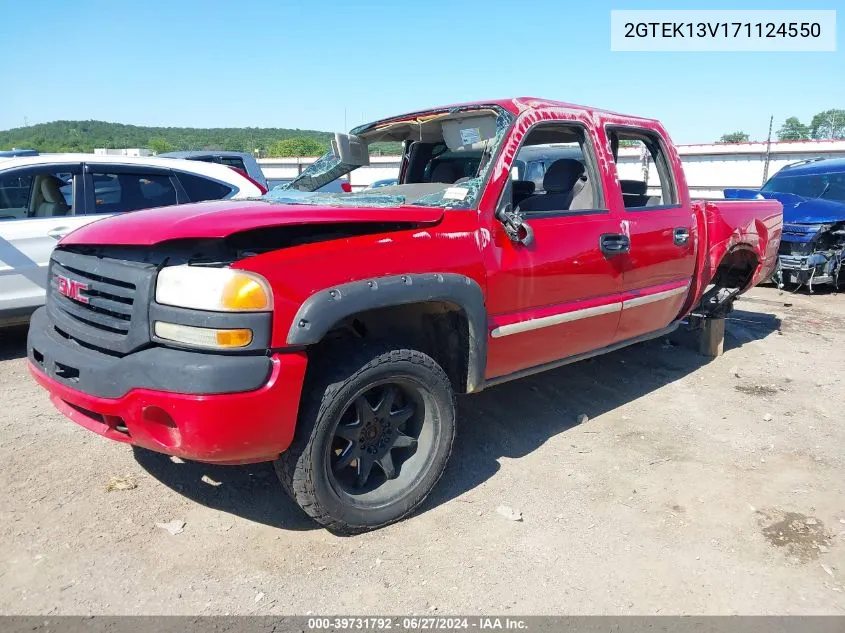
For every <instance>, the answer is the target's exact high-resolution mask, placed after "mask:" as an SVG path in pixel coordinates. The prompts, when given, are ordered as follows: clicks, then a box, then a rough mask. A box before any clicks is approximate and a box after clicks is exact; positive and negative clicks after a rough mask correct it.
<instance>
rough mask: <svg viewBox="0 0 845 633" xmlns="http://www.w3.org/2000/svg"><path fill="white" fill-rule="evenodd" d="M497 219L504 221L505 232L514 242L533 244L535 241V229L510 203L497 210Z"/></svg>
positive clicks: (525, 244)
mask: <svg viewBox="0 0 845 633" xmlns="http://www.w3.org/2000/svg"><path fill="white" fill-rule="evenodd" d="M496 219H497V220H499V222H501V223H502V226H503V227H504V229H505V233H506V234H507V236H508V238H509V239H510V241H511V242H513V243H514V244H522V245H523V246H531V245H532V244H533V243H534V229H532V228H531V225H530V224H528V222H526V221H525V220H524V219H523V217H522V214H521V213H520V212H519V211H514V210H513V206H512V205H511V204H510V203H507V204H505V205H504V206H503V207H501V208H500V209H499V210H498V211H497V212H496Z"/></svg>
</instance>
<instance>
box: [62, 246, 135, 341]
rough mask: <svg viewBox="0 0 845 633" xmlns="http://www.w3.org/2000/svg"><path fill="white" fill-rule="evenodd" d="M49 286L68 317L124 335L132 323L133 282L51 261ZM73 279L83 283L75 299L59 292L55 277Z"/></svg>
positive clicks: (133, 303)
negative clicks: (51, 268) (78, 296)
mask: <svg viewBox="0 0 845 633" xmlns="http://www.w3.org/2000/svg"><path fill="white" fill-rule="evenodd" d="M52 273H53V274H52V280H51V281H52V286H53V289H54V290H55V291H56V293H55V299H56V301H57V303H58V306H59V308H60V309H61V310H63V311H64V312H65V313H67V314H68V315H69V316H70V317H72V318H74V319H76V320H77V321H80V322H81V323H85V324H87V325H89V326H91V327H93V328H99V329H102V330H105V331H106V332H114V333H118V334H123V335H126V334H128V333H129V328H130V326H131V325H132V307H133V306H134V305H135V291H136V288H135V284H133V283H130V282H125V281H122V280H120V279H112V278H110V277H105V276H103V275H97V274H94V273H89V272H86V271H84V270H79V269H77V268H72V267H70V266H62V265H61V264H59V263H58V262H55V263H54V264H53V271H52ZM60 277H63V278H64V279H72V280H74V281H78V282H80V283H83V284H85V286H86V288H85V289H84V290H81V291H80V292H79V295H80V297H81V299H83V300H81V301H80V300H75V299H72V298H69V297H67V296H65V295H62V294H60V292H59V289H58V280H59V278H60Z"/></svg>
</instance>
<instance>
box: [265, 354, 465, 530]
mask: <svg viewBox="0 0 845 633" xmlns="http://www.w3.org/2000/svg"><path fill="white" fill-rule="evenodd" d="M324 351H325V352H326V353H324V354H321V355H319V356H317V357H315V358H314V359H313V362H312V365H311V367H309V371H308V378H306V382H305V385H304V386H303V395H302V398H303V402H302V403H301V405H300V415H299V419H298V421H297V428H296V434H295V436H294V441H293V443H292V444H291V445H290V447H289V448H288V450H286V451H285V452H284V453H282V454H281V456H280V457H279V459H277V460H276V461H275V462H274V465H275V468H276V473H277V475H278V477H279V480H280V481H281V483H282V487H283V488H284V489H285V491H286V492H287V494H288V495H290V496H291V498H293V500H294V501H295V502H296V503H297V505H299V507H300V508H302V510H303V511H304V512H305V513H306V514H307V515H308V516H310V517H311V518H312V519H314V520H315V521H316V522H317V523H319V524H320V525H322V526H324V527H325V528H327V529H329V530H330V531H332V532H336V533H339V534H358V533H362V532H367V531H370V530H373V529H378V528H380V527H384V526H385V525H389V524H390V523H394V522H395V521H399V520H401V519H402V518H404V517H407V516H408V515H410V514H412V513H413V512H414V511H415V510H416V509H417V508H418V507H419V505H420V504H421V503H422V502H423V501H425V498H426V497H427V496H428V494H429V492H430V491H431V490H432V489H433V488H434V486H435V485H436V484H437V482H438V481H439V480H440V477H441V476H442V475H443V473H442V472H440V473H439V474H438V476H437V479H436V480H435V481H434V483H433V484H432V486H431V487H430V488H429V489H428V490H425V491H423V492H422V494H420V495H419V498H417V499H414V500H413V502H412V503H411V504H410V505H409V507H408V510H407V511H406V512H405V513H404V514H403V515H402V516H400V517H397V518H396V519H393V520H390V521H387V522H385V523H382V524H379V525H370V526H356V525H350V524H349V523H346V522H344V521H342V520H338V519H336V518H334V517H332V516H331V515H330V514H329V513H328V512H327V511H326V509H325V508H323V507H322V505H321V504H320V502H319V500H318V499H317V498H316V496H315V495H314V481H313V480H314V473H313V464H312V463H311V461H310V460H309V459H303V456H304V455H305V454H306V453H307V451H308V447H309V444H311V442H312V441H314V438H315V435H316V433H317V420H319V419H320V417H321V416H322V414H323V413H324V410H325V408H326V407H327V405H328V404H329V403H331V402H332V400H333V399H334V398H335V397H336V395H337V393H338V391H340V389H342V388H343V387H344V386H345V385H346V384H348V383H350V382H353V381H355V380H357V379H358V377H359V376H360V375H361V374H362V373H364V372H365V371H367V370H369V369H371V368H373V367H377V366H379V365H381V364H384V363H394V362H401V361H404V362H409V363H415V364H417V365H421V366H422V367H425V368H426V369H427V370H428V371H430V372H431V374H432V377H433V378H435V379H436V380H437V381H439V382H441V383H442V385H443V386H445V387H446V388H447V389H448V393H449V394H450V395H451V405H452V407H453V410H454V407H455V394H454V392H453V391H452V385H451V382H450V380H449V377H448V376H447V375H446V372H445V371H444V370H443V368H442V367H440V365H439V364H438V363H437V362H436V361H435V360H434V359H433V358H431V357H430V356H428V355H427V354H424V353H422V352H420V351H417V350H415V349H408V348H396V346H395V345H391V344H390V343H366V344H364V343H363V342H362V341H357V344H352V345H344V344H339V345H335V346H333V348H332V349H331V350H330V351H329V350H324ZM453 443H454V434H452V436H451V437H450V438H449V449H448V453H447V461H448V457H449V456H451V453H452V445H453Z"/></svg>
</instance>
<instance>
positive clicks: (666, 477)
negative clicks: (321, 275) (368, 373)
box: [0, 287, 845, 615]
mask: <svg viewBox="0 0 845 633" xmlns="http://www.w3.org/2000/svg"><path fill="white" fill-rule="evenodd" d="M843 326H845V295H834V294H819V295H816V296H807V295H791V294H781V293H779V292H778V291H777V290H776V289H774V288H771V287H767V288H758V289H755V290H753V291H752V292H751V293H749V295H748V296H747V297H744V298H743V300H741V301H740V302H738V304H737V310H736V311H735V312H734V313H733V315H732V317H731V319H730V321H729V324H728V338H727V342H726V351H725V354H724V355H723V356H721V357H720V358H717V359H715V360H708V359H705V358H703V357H701V356H698V355H697V354H696V353H695V351H693V350H692V349H691V345H692V343H693V341H692V340H691V338H690V337H689V336H688V335H684V334H678V335H677V336H673V338H672V339H671V340H660V341H654V342H651V343H646V344H643V345H638V346H635V347H632V348H628V349H626V350H622V351H620V352H617V353H613V354H609V355H607V356H604V357H602V358H598V359H594V360H591V361H586V362H582V363H580V364H576V365H572V366H569V367H566V368H563V369H560V370H555V371H552V372H547V373H545V374H541V375H538V376H535V377H532V378H527V379H524V380H522V381H518V382H514V383H510V384H507V385H503V386H501V387H497V388H494V389H490V390H488V391H485V392H483V393H481V394H478V395H475V396H469V397H465V398H462V399H461V400H460V401H459V408H460V411H459V426H458V440H457V442H456V446H455V452H454V454H453V458H452V461H451V462H450V465H449V469H448V472H447V473H446V475H445V476H444V477H443V479H442V480H441V482H440V484H439V485H438V487H437V489H436V490H435V492H434V493H433V494H432V496H431V498H430V499H429V500H428V501H427V503H426V504H425V506H424V508H423V509H422V511H420V512H419V513H418V514H417V515H416V516H414V517H412V518H411V519H409V520H406V521H403V522H401V523H399V524H396V525H393V526H390V527H387V528H385V529H382V530H379V531H377V532H373V533H370V534H364V535H360V536H355V537H347V538H342V537H337V536H333V535H332V534H330V533H328V532H326V531H324V530H322V529H318V528H316V526H315V525H314V524H312V523H311V522H310V521H309V520H308V519H307V518H306V517H305V516H304V515H302V514H301V513H300V512H299V510H298V509H297V508H296V507H295V506H294V505H293V504H292V502H290V501H289V500H288V499H287V498H286V497H285V495H284V493H283V491H282V490H281V487H280V485H279V484H278V481H277V480H276V479H275V475H274V473H273V471H272V468H271V466H270V465H266V464H262V465H257V466H244V467H215V466H205V465H202V464H195V463H181V464H177V463H174V462H172V461H171V460H170V459H169V458H168V457H165V456H161V455H158V454H155V453H151V452H147V451H141V450H135V451H133V450H132V449H131V448H129V447H126V446H124V445H119V444H116V443H113V442H109V441H107V440H105V439H103V438H100V437H98V436H96V435H93V434H91V433H89V432H88V431H85V430H84V429H82V428H79V427H77V426H76V425H74V424H73V423H71V422H69V421H67V420H65V419H64V418H63V417H62V416H60V415H59V414H58V413H57V412H55V411H54V409H53V408H52V407H51V405H50V404H49V402H48V400H47V397H46V395H45V393H44V392H43V391H42V390H40V389H39V388H37V387H36V385H35V383H34V382H33V381H32V380H31V379H30V378H29V376H28V374H27V371H26V366H25V359H24V354H25V349H24V347H25V332H23V331H21V330H6V331H2V332H0V393H2V394H3V396H4V397H3V406H2V410H0V464H2V467H0V490H1V491H2V492H0V546H2V547H0V612H2V613H4V614H224V613H230V614H308V613H344V614H377V613H396V614H403V613H404V614H407V613H412V612H413V613H428V614H442V613H464V614H475V613H478V614H518V615H526V614H562V613H566V614H587V613H601V614H654V613H660V614H679V613H695V614H723V613H746V614H810V613H832V614H843V613H845V586H843V585H844V584H845V546H843V544H842V541H843V540H845V494H843V487H845V459H844V458H845V449H843V447H845V441H844V440H845V430H843V425H842V422H841V420H842V418H841V409H842V407H843V402H845V381H843V376H845V374H843V372H842V367H843V364H845V327H843ZM582 414H584V415H587V416H588V417H589V419H588V420H587V421H585V422H583V423H581V424H578V420H579V417H580V416H582ZM244 423H248V421H244ZM502 505H504V506H508V507H509V508H511V509H513V510H514V511H515V512H521V513H522V520H520V521H516V520H513V519H509V518H506V517H505V516H503V514H501V513H500V512H499V511H497V509H498V508H499V506H502ZM171 522H173V523H172V524H171ZM183 522H184V527H183V528H182V530H181V531H178V528H179V527H180V526H182V524H183ZM157 524H170V525H171V528H172V531H175V532H178V533H176V534H172V533H171V532H170V531H168V530H167V529H165V528H163V527H159V526H158V525H157Z"/></svg>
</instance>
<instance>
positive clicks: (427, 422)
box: [275, 341, 455, 534]
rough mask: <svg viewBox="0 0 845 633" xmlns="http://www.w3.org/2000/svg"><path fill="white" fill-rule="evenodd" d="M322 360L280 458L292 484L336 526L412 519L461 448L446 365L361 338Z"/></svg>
mask: <svg viewBox="0 0 845 633" xmlns="http://www.w3.org/2000/svg"><path fill="white" fill-rule="evenodd" d="M322 359H323V362H321V361H320V359H319V358H318V359H316V360H315V362H314V364H313V365H312V367H311V368H310V369H309V378H308V380H307V381H306V385H305V389H304V391H303V403H302V405H301V407H300V415H299V420H298V422H297V430H296V437H295V439H294V442H293V444H292V445H291V446H290V448H289V449H288V450H287V451H286V452H285V453H283V454H282V455H281V457H279V459H278V460H276V462H275V467H276V472H277V474H278V475H279V479H280V480H281V482H282V485H283V487H284V488H285V490H286V491H287V492H288V494H290V495H291V497H293V499H294V501H296V503H297V504H298V505H299V506H300V507H301V508H302V509H303V510H304V511H305V513H306V514H308V515H309V516H310V517H312V518H313V519H314V520H316V521H317V522H318V523H320V524H321V525H323V526H325V527H326V528H328V529H330V530H331V531H333V532H336V533H341V534H354V533H359V532H365V531H367V530H372V529H375V528H378V527H382V526H384V525H387V524H389V523H393V522H394V521H398V520H400V519H402V518H404V517H406V516H408V515H409V514H411V513H412V512H413V511H414V510H415V509H416V508H417V507H418V506H419V505H420V504H421V503H422V502H423V500H424V499H425V498H426V496H428V494H429V492H431V490H432V488H433V487H434V485H435V484H436V483H437V481H438V479H440V476H441V475H442V474H443V471H444V470H445V468H446V462H447V461H448V459H449V454H450V453H451V451H452V442H453V440H454V437H455V397H454V393H453V391H452V387H451V383H450V381H449V378H448V376H447V375H446V372H444V371H443V369H442V368H441V367H440V365H438V364H437V363H436V362H435V361H434V359H432V358H431V357H429V356H427V355H426V354H423V353H422V352H419V351H416V350H412V349H401V348H398V349H397V348H395V347H394V346H390V345H384V344H380V345H373V344H366V343H363V342H360V341H359V342H357V345H354V346H345V347H341V348H339V349H334V350H332V351H331V353H327V354H324V355H323V356H322Z"/></svg>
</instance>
